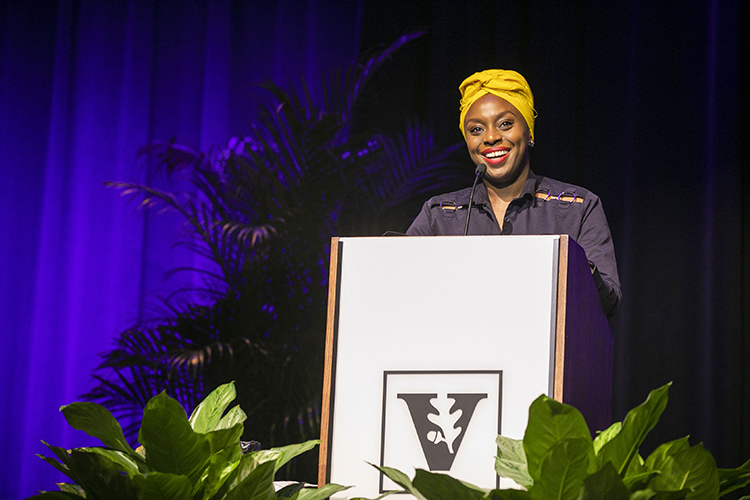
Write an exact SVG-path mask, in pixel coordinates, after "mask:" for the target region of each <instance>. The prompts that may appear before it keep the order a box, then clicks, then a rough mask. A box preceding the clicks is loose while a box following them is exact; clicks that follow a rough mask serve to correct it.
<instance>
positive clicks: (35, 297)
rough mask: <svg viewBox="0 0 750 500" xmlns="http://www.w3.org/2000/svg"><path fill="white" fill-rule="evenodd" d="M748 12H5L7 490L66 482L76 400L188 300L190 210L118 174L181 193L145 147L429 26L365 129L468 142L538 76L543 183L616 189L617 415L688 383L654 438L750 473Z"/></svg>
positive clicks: (241, 118)
mask: <svg viewBox="0 0 750 500" xmlns="http://www.w3.org/2000/svg"><path fill="white" fill-rule="evenodd" d="M741 3H742V2H741V1H740V0H735V1H729V0H728V1H721V2H720V1H718V0H713V1H710V0H704V1H699V0H688V1H680V2H642V1H639V0H629V1H620V2H611V3H603V2H596V1H588V0H587V1H578V2H561V1H556V2H533V1H509V2H494V1H486V2H479V3H471V4H467V6H462V5H456V4H458V2H453V1H436V2H428V1H409V0H401V1H386V2H383V1H372V2H370V1H364V0H360V1H357V2H338V1H334V0H307V1H304V0H294V1H289V0H287V1H284V2H272V1H268V2H248V1H239V0H236V1H229V0H223V1H222V0H217V1H212V2H203V1H197V0H196V1H176V0H175V1H168V0H164V1H145V0H130V1H126V0H122V1H117V2H100V1H95V0H79V1H74V0H69V1H62V0H61V1H41V0H39V1H34V0H31V1H14V0H5V1H3V2H1V3H0V173H2V182H1V183H0V235H2V236H1V238H2V240H1V241H2V243H0V278H2V279H1V280H0V325H2V328H3V332H2V334H0V339H1V340H0V348H1V350H0V352H1V353H2V362H0V388H1V389H2V391H3V401H4V404H3V405H2V408H1V409H0V420H1V421H2V433H0V450H2V453H3V457H4V458H3V467H2V468H0V491H2V492H3V496H4V498H22V497H25V496H28V495H30V494H32V493H33V492H34V491H36V490H38V489H42V488H44V489H54V485H53V482H54V481H56V480H60V477H59V476H58V475H56V474H55V473H53V470H52V468H51V467H50V466H49V465H47V464H44V463H43V462H42V461H41V460H39V459H38V458H37V457H35V456H34V454H35V453H45V451H46V449H45V448H44V447H43V446H42V445H41V443H40V440H41V439H44V440H47V441H49V442H51V443H53V444H55V445H60V446H73V445H80V444H83V443H84V442H85V440H83V439H82V438H81V436H80V435H79V433H72V432H68V431H67V430H66V428H67V425H66V424H65V423H64V420H63V418H62V416H61V415H60V414H59V413H58V410H57V409H58V407H59V406H60V405H62V404H66V403H69V402H71V401H74V400H76V399H77V398H78V396H79V395H80V394H82V393H84V392H86V391H87V390H88V389H89V388H90V387H91V385H92V379H91V372H92V369H93V368H94V367H95V366H96V364H97V363H98V361H99V360H98V358H97V354H98V353H99V352H101V351H103V350H105V349H107V348H109V347H111V345H112V344H111V342H112V339H113V338H114V337H115V335H116V334H117V333H118V332H119V331H121V330H122V329H123V328H124V327H126V326H128V325H129V324H131V323H132V322H133V321H135V320H137V319H139V318H142V317H144V316H147V315H148V313H149V311H148V308H149V307H150V306H149V304H152V303H153V302H152V299H153V298H154V297H155V296H158V295H159V294H165V293H168V291H169V290H171V289H173V288H174V287H175V286H176V283H174V282H169V281H168V282H164V281H163V279H162V276H163V273H164V272H165V271H166V270H167V269H169V268H171V267H174V266H175V265H179V264H180V263H191V259H192V256H191V255H190V254H186V253H181V252H180V251H179V250H177V249H174V248H172V244H173V243H174V242H175V241H176V239H177V237H178V230H179V225H178V222H177V220H176V219H174V218H170V217H169V216H157V215H155V214H135V213H134V206H133V205H132V204H129V203H127V202H126V201H125V200H123V199H121V198H120V197H119V196H118V195H117V194H116V193H115V192H114V191H112V190H108V189H106V188H105V187H104V186H103V184H102V183H103V182H104V181H106V180H137V181H149V182H153V183H155V184H157V185H165V184H164V183H165V182H166V181H165V180H164V179H158V178H149V177H148V174H147V172H146V171H145V170H143V169H140V168H139V167H138V166H137V165H136V162H135V152H136V149H137V148H138V147H139V146H141V145H143V144H145V143H147V142H149V141H150V140H153V139H168V138H171V137H174V136H176V137H178V138H180V139H182V140H185V141H187V142H189V143H191V144H194V145H196V146H200V147H204V148H205V147H207V146H209V145H211V144H220V143H224V142H226V141H227V140H228V139H229V138H230V137H231V136H234V135H242V134H243V128H244V127H245V126H246V123H247V121H248V118H249V117H250V116H252V113H253V109H254V103H255V102H257V99H258V98H259V97H258V96H259V95H260V94H259V91H258V90H257V87H256V85H257V84H258V83H259V82H261V81H262V80H264V79H266V78H272V79H274V80H275V81H277V82H278V83H281V84H284V83H286V82H287V81H294V82H297V81H298V79H299V77H300V76H301V75H306V76H307V77H308V78H309V80H310V82H311V83H312V87H311V90H312V93H313V95H316V96H317V95H319V94H318V90H317V89H316V87H315V82H316V81H317V76H318V74H319V72H321V71H327V70H328V69H329V68H330V67H332V66H342V65H346V64H348V63H350V62H353V61H355V60H356V59H357V57H358V55H359V54H360V53H362V52H364V51H366V50H368V49H370V48H372V47H374V46H376V45H377V44H386V43H390V42H392V41H393V40H395V39H396V38H397V37H398V36H400V35H402V34H404V33H406V32H410V31H414V30H417V29H425V30H426V31H427V34H426V35H425V36H424V37H422V38H421V39H420V40H418V41H416V42H413V44H411V45H410V46H409V47H406V48H404V49H403V50H402V51H401V52H400V53H399V54H397V55H396V56H394V57H393V60H392V61H390V62H389V65H388V66H386V67H385V68H384V69H383V70H382V71H381V74H380V76H379V77H378V79H377V81H375V82H373V83H374V85H375V88H374V90H375V93H374V96H375V97H374V98H372V99H371V100H370V101H369V103H368V104H367V105H368V106H369V107H370V109H369V114H368V115H367V116H368V117H369V123H368V124H366V125H368V126H382V127H384V128H385V127H392V126H394V124H397V123H402V122H403V119H404V118H405V117H408V116H412V115H417V116H421V117H422V118H424V119H428V120H430V121H431V122H432V124H433V127H434V129H435V132H436V135H437V137H438V138H439V139H440V140H441V141H442V142H443V143H445V144H449V143H453V142H456V141H459V140H460V139H461V138H460V135H459V132H458V129H457V125H458V123H457V121H458V92H457V86H458V84H459V83H460V81H461V80H462V79H463V78H464V77H466V76H468V75H469V74H471V73H473V72H474V71H478V70H481V69H486V68H489V67H496V68H508V69H516V70H518V71H520V72H521V73H523V74H524V75H525V76H526V77H527V79H528V80H529V82H530V84H531V86H532V89H533V91H534V95H535V97H536V104H537V105H536V108H537V111H538V112H539V117H538V119H537V129H536V136H537V141H536V143H537V146H536V148H535V150H534V151H533V153H532V168H534V170H535V171H536V172H537V173H540V174H544V175H549V176H552V177H556V178H560V179H563V180H566V181H570V182H574V183H578V184H582V185H584V186H586V187H588V188H589V189H591V190H593V191H594V192H596V193H597V194H599V195H600V197H601V198H602V200H603V203H604V207H605V210H606V211H607V215H608V217H609V220H610V225H611V227H612V231H613V236H614V239H615V245H616V250H617V255H618V261H619V267H620V275H621V278H622V285H623V291H624V296H625V298H624V301H623V304H622V308H621V311H620V313H619V314H618V315H617V316H616V317H615V319H614V320H613V321H612V326H613V329H614V331H615V335H616V341H615V356H616V366H615V368H616V374H615V387H614V399H615V411H614V415H615V418H617V419H621V418H622V417H623V416H624V412H625V411H626V410H627V409H628V408H630V407H632V406H634V405H636V404H638V403H640V402H641V401H642V400H643V399H644V398H645V397H646V395H647V393H648V391H649V390H651V389H653V388H655V387H657V386H659V385H661V384H663V383H665V382H667V381H669V380H673V381H674V382H675V384H674V386H673V388H672V390H671V393H670V394H671V396H670V397H671V399H670V403H669V406H668V408H667V411H666V413H665V415H664V416H663V418H662V423H660V424H659V426H658V427H657V428H656V430H655V431H654V435H655V437H654V439H653V440H652V441H653V442H654V443H655V442H657V441H658V442H661V441H666V440H668V439H673V438H677V437H681V436H684V435H687V434H690V435H691V442H694V443H695V442H700V441H703V442H704V443H705V445H706V447H707V448H708V449H709V450H710V451H711V452H712V453H714V455H715V456H716V457H717V461H718V462H719V465H720V466H724V467H729V466H732V467H734V466H737V465H739V464H740V463H741V461H743V460H746V459H748V458H750V365H749V364H748V355H749V353H750V345H748V344H749V343H750V333H749V323H748V321H749V320H748V315H747V311H750V250H749V249H750V238H749V237H748V233H749V232H750V231H749V230H748V228H749V227H750V221H749V219H750V215H749V214H750V206H749V204H748V200H749V199H750V194H749V193H750V182H749V181H748V174H747V171H748V165H747V158H748V149H747V148H748V146H747V143H748V141H747V137H748V128H747V118H745V117H743V116H741V115H740V113H739V109H742V105H743V104H744V105H745V106H746V107H747V104H748V103H747V97H746V94H747V92H744V94H745V95H741V92H742V91H743V89H745V90H746V89H747V88H750V81H748V75H747V69H744V70H742V69H741V68H743V67H744V68H747V67H748V66H749V64H748V60H747V52H742V50H741V47H746V46H748V45H749V44H748V39H747V31H746V30H745V32H743V31H742V30H741V29H740V26H748V25H749V24H748V21H749V20H748V15H747V7H741V5H740V4H741ZM742 71H744V73H743V72H742ZM743 138H744V140H743ZM743 162H744V166H745V168H744V170H743V168H742V167H743ZM467 169H473V167H472V166H471V165H469V164H468V158H467ZM414 215H416V214H404V221H405V222H404V224H408V220H409V219H410V218H411V217H413V216H414ZM392 229H394V230H403V229H405V227H400V228H392ZM489 264H491V258H488V259H486V263H485V260H482V261H480V262H479V263H478V265H480V266H481V265H489ZM743 311H744V312H743Z"/></svg>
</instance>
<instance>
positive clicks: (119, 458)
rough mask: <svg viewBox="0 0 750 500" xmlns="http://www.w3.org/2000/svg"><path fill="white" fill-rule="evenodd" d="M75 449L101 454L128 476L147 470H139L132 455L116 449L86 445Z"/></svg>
mask: <svg viewBox="0 0 750 500" xmlns="http://www.w3.org/2000/svg"><path fill="white" fill-rule="evenodd" d="M76 449H77V450H80V451H85V452H88V453H97V454H99V455H102V456H103V457H105V458H106V459H107V460H109V461H110V462H112V463H114V464H115V465H116V466H117V467H118V468H119V469H120V470H121V471H122V472H124V473H125V474H127V475H128V476H135V475H136V474H141V473H144V472H148V471H147V470H146V471H141V470H140V469H139V467H138V463H137V462H136V461H135V460H134V459H133V457H131V456H129V455H127V454H125V453H123V452H121V451H118V450H110V449H109V448H99V447H86V448H76Z"/></svg>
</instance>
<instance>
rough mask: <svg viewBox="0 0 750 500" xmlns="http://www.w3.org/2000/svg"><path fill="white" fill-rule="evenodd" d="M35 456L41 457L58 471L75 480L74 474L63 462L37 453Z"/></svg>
mask: <svg viewBox="0 0 750 500" xmlns="http://www.w3.org/2000/svg"><path fill="white" fill-rule="evenodd" d="M37 456H38V457H39V458H41V459H42V460H44V461H45V462H47V463H48V464H50V465H51V466H52V467H54V468H55V469H57V470H58V471H59V472H61V473H63V474H65V475H66V476H68V477H69V478H70V479H72V480H73V481H76V477H75V474H74V473H73V472H71V470H70V469H69V468H68V467H67V466H66V465H65V464H64V463H60V462H58V461H57V460H55V459H54V458H50V457H45V456H44V455H39V454H37Z"/></svg>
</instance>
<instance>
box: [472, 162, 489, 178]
mask: <svg viewBox="0 0 750 500" xmlns="http://www.w3.org/2000/svg"><path fill="white" fill-rule="evenodd" d="M486 172H487V165H485V164H484V163H480V164H479V165H477V168H476V170H474V175H476V176H477V177H479V178H480V179H481V178H482V177H483V176H484V174H485V173H486Z"/></svg>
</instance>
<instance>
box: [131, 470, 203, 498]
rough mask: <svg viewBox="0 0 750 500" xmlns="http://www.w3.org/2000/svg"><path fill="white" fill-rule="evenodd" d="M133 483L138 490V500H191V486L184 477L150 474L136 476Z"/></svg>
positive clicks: (157, 473)
mask: <svg viewBox="0 0 750 500" xmlns="http://www.w3.org/2000/svg"><path fill="white" fill-rule="evenodd" d="M133 483H134V484H135V486H136V488H137V489H138V500H192V498H193V497H192V495H191V494H190V489H191V486H192V485H191V484H190V480H189V479H188V478H187V477H186V476H178V475H176V474H167V473H163V472H152V473H150V474H146V475H145V476H136V477H134V478H133Z"/></svg>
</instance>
